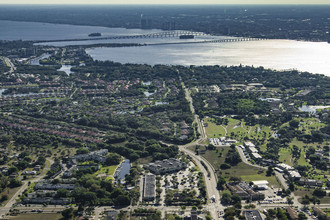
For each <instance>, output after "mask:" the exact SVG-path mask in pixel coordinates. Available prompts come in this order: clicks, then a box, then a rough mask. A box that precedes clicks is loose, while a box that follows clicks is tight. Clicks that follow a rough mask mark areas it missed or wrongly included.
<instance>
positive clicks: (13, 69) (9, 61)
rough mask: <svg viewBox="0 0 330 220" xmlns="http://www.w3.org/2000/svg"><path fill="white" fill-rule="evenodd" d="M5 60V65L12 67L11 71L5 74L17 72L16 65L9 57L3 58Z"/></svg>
mask: <svg viewBox="0 0 330 220" xmlns="http://www.w3.org/2000/svg"><path fill="white" fill-rule="evenodd" d="M1 58H3V60H4V62H5V64H6V65H7V66H8V67H10V70H9V71H8V72H6V73H5V74H9V73H13V72H14V71H15V70H16V67H15V65H14V64H13V63H12V62H11V60H10V59H9V58H8V57H1Z"/></svg>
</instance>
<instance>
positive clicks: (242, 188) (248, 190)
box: [227, 182, 265, 201]
mask: <svg viewBox="0 0 330 220" xmlns="http://www.w3.org/2000/svg"><path fill="white" fill-rule="evenodd" d="M227 187H228V189H229V190H230V191H231V192H232V194H234V195H238V196H240V197H241V198H242V199H246V200H251V201H255V200H263V199H264V198H265V195H264V194H263V193H259V192H255V191H254V190H253V189H252V187H251V186H250V185H249V184H248V183H247V182H229V183H227Z"/></svg>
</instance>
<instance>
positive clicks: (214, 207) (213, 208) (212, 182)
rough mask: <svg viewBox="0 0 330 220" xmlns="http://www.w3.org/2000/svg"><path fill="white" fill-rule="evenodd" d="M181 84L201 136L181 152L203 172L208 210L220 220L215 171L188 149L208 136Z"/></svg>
mask: <svg viewBox="0 0 330 220" xmlns="http://www.w3.org/2000/svg"><path fill="white" fill-rule="evenodd" d="M180 80H181V78H180ZM181 84H182V87H183V89H184V90H185V95H186V99H187V101H188V102H189V105H190V110H191V112H192V113H193V114H194V120H195V121H194V122H195V123H197V125H198V131H199V133H200V135H201V136H200V138H199V139H197V140H196V141H195V142H192V143H189V144H186V145H182V146H179V150H180V151H181V152H183V153H185V154H186V155H189V156H190V157H191V158H192V160H193V161H194V162H195V164H196V165H197V166H198V167H199V168H200V170H201V172H203V174H204V177H205V185H206V190H207V197H208V204H207V206H206V209H207V210H208V211H209V212H210V214H211V216H212V218H213V219H220V218H219V215H218V211H223V210H224V207H223V206H222V205H221V203H220V194H219V191H218V189H217V181H218V178H217V175H216V172H215V169H214V167H213V166H212V165H211V164H210V163H209V162H208V161H207V160H206V159H204V158H203V157H201V156H199V155H196V154H195V153H194V152H193V151H191V150H189V149H188V148H189V147H191V146H195V145H197V144H199V143H202V142H204V141H206V140H207V135H206V132H205V129H204V126H203V122H201V120H200V119H199V116H198V115H197V114H195V109H194V105H193V100H192V98H191V95H190V92H189V90H188V89H187V88H186V87H185V85H184V83H183V82H182V80H181ZM201 161H203V163H204V165H205V167H206V168H205V167H204V166H203V165H202V163H201ZM212 197H213V198H215V199H214V201H212V199H211V198H212Z"/></svg>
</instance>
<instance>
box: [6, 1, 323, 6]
mask: <svg viewBox="0 0 330 220" xmlns="http://www.w3.org/2000/svg"><path fill="white" fill-rule="evenodd" d="M0 4H88V5H94V4H121V5H128V4H132V5H133V4H286V5H288V4H313V5H314V4H330V1H329V0H267V1H265V0H245V1H244V0H204V1H201V0H158V1H155V0H140V1H136V0H126V1H122V0H93V1H91V0H0Z"/></svg>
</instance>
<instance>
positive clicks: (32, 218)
mask: <svg viewBox="0 0 330 220" xmlns="http://www.w3.org/2000/svg"><path fill="white" fill-rule="evenodd" d="M60 218H62V215H61V214H42V213H40V214H21V215H18V216H11V217H9V219H15V220H45V219H47V220H58V219H60Z"/></svg>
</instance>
